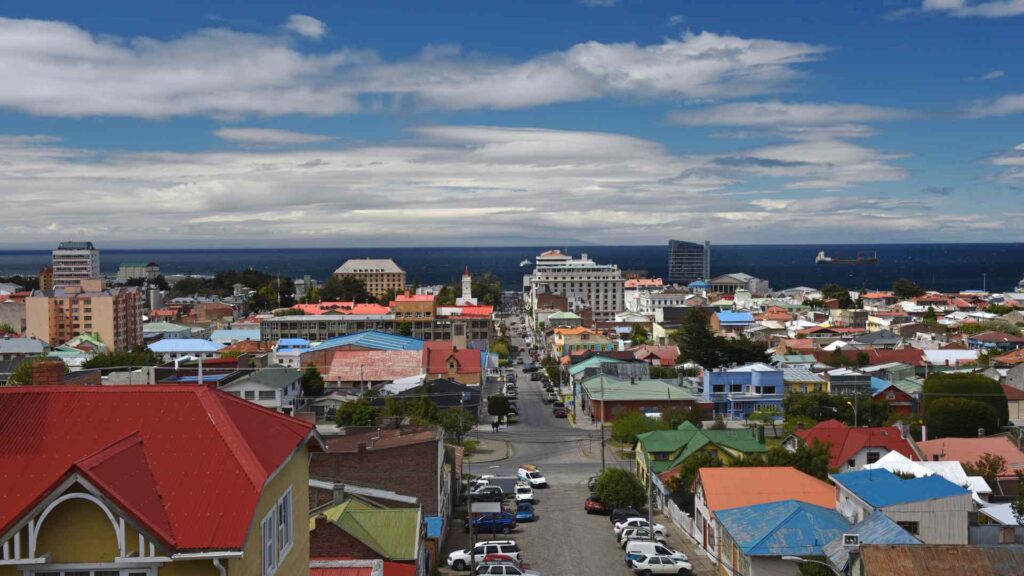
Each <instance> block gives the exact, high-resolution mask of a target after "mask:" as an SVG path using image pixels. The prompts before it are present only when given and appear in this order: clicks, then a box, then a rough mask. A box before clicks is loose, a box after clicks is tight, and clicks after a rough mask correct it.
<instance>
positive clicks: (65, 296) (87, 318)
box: [25, 278, 142, 351]
mask: <svg viewBox="0 0 1024 576" xmlns="http://www.w3.org/2000/svg"><path fill="white" fill-rule="evenodd" d="M25 323H26V330H25V334H26V335H27V336H31V337H33V338H38V339H40V340H42V341H44V342H46V343H48V344H50V345H51V346H58V345H60V344H63V343H64V342H67V341H68V340H71V339H72V338H74V337H75V336H78V335H80V334H84V333H93V334H99V337H100V339H101V340H102V341H103V343H104V344H106V345H107V346H109V347H110V348H111V349H113V350H114V351H124V350H130V349H132V348H133V347H135V346H139V345H141V344H142V291H141V290H140V289H138V288H134V287H132V288H108V287H107V286H106V281H104V280H103V279H102V278H93V279H89V280H82V281H80V282H79V284H78V285H76V286H68V287H65V288H55V289H53V290H36V291H34V292H33V293H32V295H31V296H29V297H28V298H25Z"/></svg>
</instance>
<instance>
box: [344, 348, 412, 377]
mask: <svg viewBox="0 0 1024 576" xmlns="http://www.w3.org/2000/svg"><path fill="white" fill-rule="evenodd" d="M422 372H423V352H421V351H419V350H337V351H335V352H334V356H333V357H332V358H331V367H330V369H329V370H328V372H327V376H326V379H327V380H328V381H330V382H364V381H365V382H390V381H392V380H396V379H398V378H407V377H409V376H416V375H417V374H420V373H422Z"/></svg>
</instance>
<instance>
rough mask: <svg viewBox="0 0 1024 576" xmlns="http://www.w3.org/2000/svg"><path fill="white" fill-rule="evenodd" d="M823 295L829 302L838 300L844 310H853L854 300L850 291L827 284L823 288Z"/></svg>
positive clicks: (836, 285)
mask: <svg viewBox="0 0 1024 576" xmlns="http://www.w3.org/2000/svg"><path fill="white" fill-rule="evenodd" d="M821 295H822V296H823V297H824V298H825V299H827V300H838V301H839V307H840V308H842V309H844V310H845V309H847V308H853V305H854V302H853V298H850V291H849V290H847V289H846V288H843V287H842V286H840V285H838V284H825V285H824V286H822V287H821Z"/></svg>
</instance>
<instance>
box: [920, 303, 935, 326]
mask: <svg viewBox="0 0 1024 576" xmlns="http://www.w3.org/2000/svg"><path fill="white" fill-rule="evenodd" d="M921 320H923V321H924V323H925V324H936V323H938V321H939V315H938V314H936V313H935V308H932V307H931V306H929V307H928V309H927V310H925V312H924V315H923V316H921Z"/></svg>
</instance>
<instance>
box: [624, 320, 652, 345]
mask: <svg viewBox="0 0 1024 576" xmlns="http://www.w3.org/2000/svg"><path fill="white" fill-rule="evenodd" d="M650 341H651V338H650V335H649V334H648V333H647V328H646V327H645V326H644V325H643V324H641V323H639V322H637V323H635V324H633V327H632V328H631V329H630V330H629V342H630V343H631V344H632V345H633V346H641V345H643V344H647V343H648V342H650Z"/></svg>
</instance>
